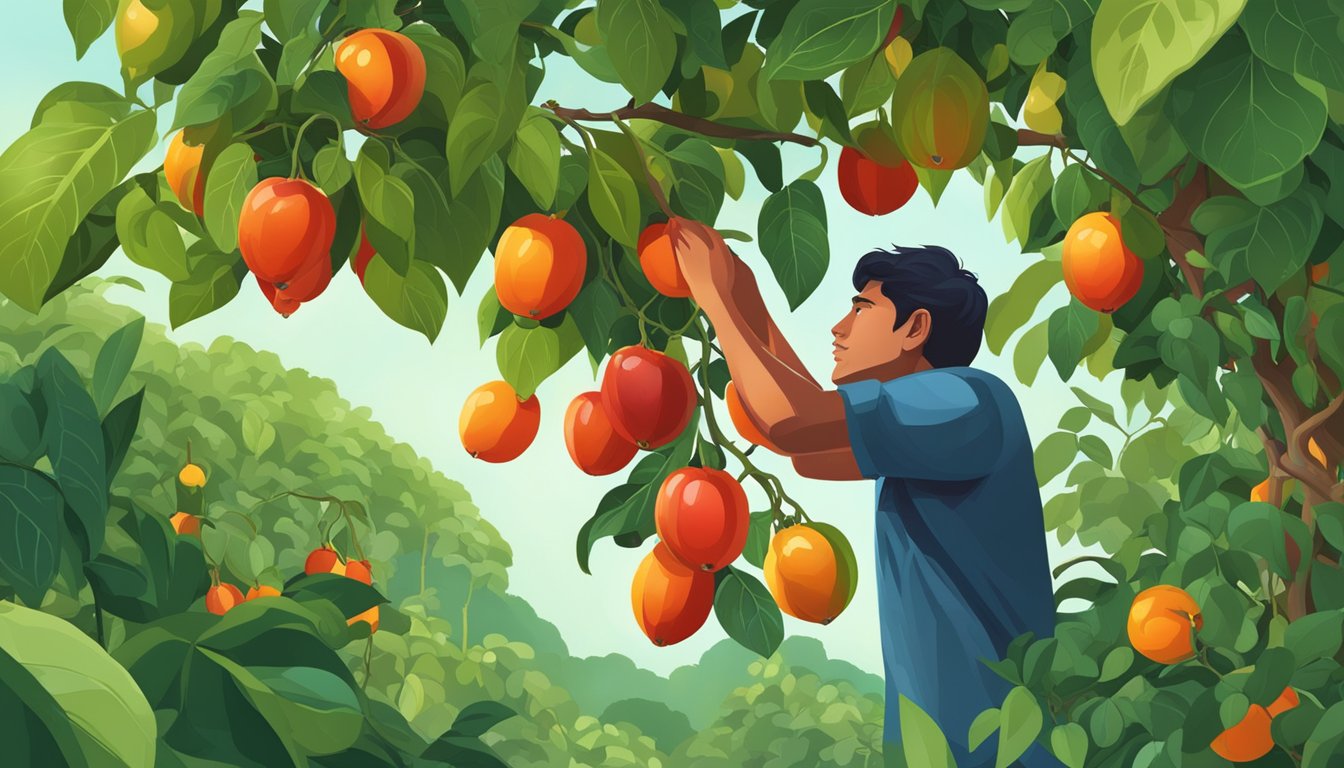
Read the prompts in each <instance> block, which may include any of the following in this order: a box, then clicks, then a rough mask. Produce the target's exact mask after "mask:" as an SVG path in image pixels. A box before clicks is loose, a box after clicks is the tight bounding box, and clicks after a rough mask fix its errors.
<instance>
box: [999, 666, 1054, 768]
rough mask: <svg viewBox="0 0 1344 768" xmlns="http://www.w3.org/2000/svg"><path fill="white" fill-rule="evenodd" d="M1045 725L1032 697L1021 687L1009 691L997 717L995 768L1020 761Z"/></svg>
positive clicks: (1037, 705)
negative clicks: (997, 731) (997, 735)
mask: <svg viewBox="0 0 1344 768" xmlns="http://www.w3.org/2000/svg"><path fill="white" fill-rule="evenodd" d="M1044 722H1045V719H1044V716H1043V715H1042V714H1041V705H1040V704H1038V703H1036V696H1035V694H1033V693H1032V692H1031V691H1029V690H1027V689H1026V688H1023V687H1022V686H1020V685H1019V686H1017V687H1015V688H1013V689H1012V690H1011V691H1009V692H1008V697H1007V698H1006V699H1004V700H1003V707H1002V709H1001V711H1000V715H999V752H998V757H997V758H996V761H995V765H996V766H997V768H1006V766H1009V765H1012V764H1013V762H1014V761H1015V760H1017V759H1018V758H1019V757H1021V756H1022V755H1023V754H1024V753H1025V752H1026V751H1027V749H1028V748H1029V747H1031V745H1032V743H1034V742H1035V741H1036V736H1037V735H1038V734H1039V733H1040V732H1041V726H1042V725H1043V724H1044Z"/></svg>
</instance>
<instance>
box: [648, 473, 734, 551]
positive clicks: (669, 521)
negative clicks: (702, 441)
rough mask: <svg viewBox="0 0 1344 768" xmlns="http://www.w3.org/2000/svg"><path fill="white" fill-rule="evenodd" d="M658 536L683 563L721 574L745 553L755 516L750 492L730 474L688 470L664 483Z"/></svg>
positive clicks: (657, 506)
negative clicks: (721, 571)
mask: <svg viewBox="0 0 1344 768" xmlns="http://www.w3.org/2000/svg"><path fill="white" fill-rule="evenodd" d="M653 517H654V525H655V526H656V527H657V529H658V538H660V539H662V541H663V543H664V544H666V545H667V548H668V549H669V550H671V551H672V554H673V555H675V556H676V558H677V559H678V560H680V561H681V562H683V563H685V564H686V565H689V566H691V567H692V568H698V569H700V570H702V571H717V570H720V569H721V568H723V567H724V566H725V565H728V564H729V563H731V562H733V561H734V560H736V559H737V558H738V556H739V555H741V554H742V548H743V547H744V546H746V543H747V528H748V527H750V525H751V514H750V513H749V512H748V510H747V492H746V491H744V490H742V484H741V483H739V482H737V480H736V479H735V478H734V477H733V476H732V475H730V474H728V473H727V472H724V471H723V470H721V469H713V468H710V467H683V468H681V469H678V470H675V471H674V472H672V473H671V474H669V475H668V476H667V478H666V479H665V480H663V484H662V486H660V487H659V489H658V497H657V499H656V500H655V501H654V505H653Z"/></svg>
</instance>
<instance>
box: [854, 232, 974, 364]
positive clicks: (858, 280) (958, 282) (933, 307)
mask: <svg viewBox="0 0 1344 768" xmlns="http://www.w3.org/2000/svg"><path fill="white" fill-rule="evenodd" d="M873 280H876V281H878V282H880V283H882V295H884V296H886V297H887V298H888V299H891V303H892V304H894V305H896V326H895V327H896V328H900V327H901V326H902V325H905V323H906V321H908V320H909V319H910V315H911V314H913V313H914V311H915V310H917V309H921V308H922V309H926V310H928V312H929V315H930V317H932V318H933V326H932V328H930V330H929V338H928V341H926V342H925V343H924V358H925V359H926V360H928V361H929V364H930V365H932V366H933V367H935V368H947V367H950V366H960V365H970V363H971V361H972V360H974V359H975V355H976V353H977V352H979V351H980V339H981V337H982V336H983V335H984V332H985V312H986V311H987V309H988V306H989V300H988V299H987V298H986V297H985V290H984V289H983V288H981V287H980V283H979V282H978V281H977V280H976V278H975V275H974V274H972V273H971V272H969V271H967V270H965V269H963V268H962V266H961V264H960V263H959V262H958V260H957V257H956V256H954V255H952V252H951V251H949V250H947V249H946V248H940V247H938V246H936V245H926V246H923V247H920V248H915V247H902V246H899V245H893V246H892V249H891V250H890V251H884V250H882V249H878V250H875V251H872V252H871V253H867V254H865V255H864V256H863V258H861V259H859V263H858V265H857V266H855V267H854V289H855V290H857V291H862V290H863V289H864V286H866V285H868V283H869V282H871V281H873Z"/></svg>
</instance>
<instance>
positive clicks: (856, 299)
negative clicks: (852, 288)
mask: <svg viewBox="0 0 1344 768" xmlns="http://www.w3.org/2000/svg"><path fill="white" fill-rule="evenodd" d="M852 301H853V302H854V304H856V305H857V304H867V305H868V306H870V307H875V306H877V305H876V304H874V303H873V300H872V299H866V298H864V297H862V296H855V297H854V298H853V299H852Z"/></svg>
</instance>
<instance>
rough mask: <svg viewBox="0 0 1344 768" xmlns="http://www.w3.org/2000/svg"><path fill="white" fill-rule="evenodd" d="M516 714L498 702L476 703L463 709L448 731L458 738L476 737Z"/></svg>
mask: <svg viewBox="0 0 1344 768" xmlns="http://www.w3.org/2000/svg"><path fill="white" fill-rule="evenodd" d="M516 714H517V713H516V712H514V711H513V710H512V709H509V708H508V707H506V706H505V705H503V704H501V703H499V702H498V701H478V702H475V703H473V704H468V705H467V706H465V707H463V708H462V710H461V711H460V712H458V713H457V717H456V718H455V719H454V720H453V727H452V728H450V729H449V730H450V732H451V733H455V734H457V735H459V736H471V737H478V736H481V735H482V734H484V733H485V732H486V731H488V730H490V729H491V728H494V727H495V726H496V725H499V724H500V723H502V722H504V721H505V720H508V719H509V718H510V717H513V716H515V715H516Z"/></svg>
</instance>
